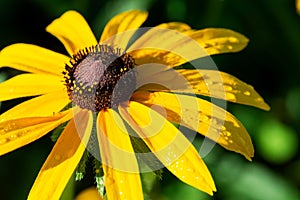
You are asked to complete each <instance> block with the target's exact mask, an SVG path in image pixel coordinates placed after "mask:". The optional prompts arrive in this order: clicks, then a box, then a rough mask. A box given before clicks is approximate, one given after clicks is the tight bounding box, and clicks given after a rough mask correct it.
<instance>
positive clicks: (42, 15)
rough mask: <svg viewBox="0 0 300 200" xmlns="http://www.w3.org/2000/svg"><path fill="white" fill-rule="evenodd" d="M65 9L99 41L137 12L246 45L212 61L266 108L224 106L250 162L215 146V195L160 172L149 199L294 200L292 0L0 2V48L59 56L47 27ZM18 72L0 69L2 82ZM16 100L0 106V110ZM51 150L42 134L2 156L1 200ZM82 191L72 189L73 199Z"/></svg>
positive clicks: (22, 189) (299, 75)
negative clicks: (123, 15)
mask: <svg viewBox="0 0 300 200" xmlns="http://www.w3.org/2000/svg"><path fill="white" fill-rule="evenodd" d="M69 9H76V10H78V11H80V12H81V13H82V14H83V15H84V16H85V18H86V19H87V21H88V22H89V24H90V25H91V27H92V29H93V31H94V32H95V34H96V35H97V36H98V37H99V36H100V33H101V31H102V30H103V27H104V25H105V23H106V22H107V21H108V19H109V18H111V17H112V16H114V15H115V14H117V13H119V12H121V11H124V10H128V9H142V10H147V11H149V13H150V14H149V18H148V20H147V21H146V23H145V24H144V26H155V25H157V24H159V23H162V22H168V21H182V22H185V23H188V24H189V25H191V26H192V27H193V28H195V29H202V28H206V27H222V28H229V29H232V30H235V31H238V32H240V33H242V34H244V35H246V36H247V37H248V38H249V39H250V43H249V46H248V47H247V48H246V49H245V50H243V51H242V52H240V53H234V54H223V55H217V56H213V59H214V61H215V63H216V65H217V66H218V68H219V69H220V70H221V71H225V72H228V73H230V74H232V75H235V76H237V77H239V78H240V79H241V80H243V81H245V82H247V83H249V84H251V85H253V86H254V87H255V88H256V90H257V91H258V92H259V93H260V94H261V95H262V96H263V97H264V98H265V100H266V101H267V102H268V103H269V104H270V106H271V108H272V109H271V111H270V112H265V111H261V110H258V109H255V108H251V107H247V106H242V105H233V104H230V103H229V104H228V109H229V110H230V112H232V113H233V114H234V115H235V116H237V117H238V119H240V120H241V121H242V122H243V123H244V125H245V126H246V128H247V129H248V131H249V134H250V135H251V137H252V139H253V143H254V146H255V150H256V152H255V157H254V159H253V162H248V161H247V160H245V159H244V158H243V157H242V156H240V155H237V154H235V153H232V152H229V151H226V150H224V149H222V148H221V147H219V146H217V145H216V146H215V147H214V149H213V151H212V152H211V153H210V154H209V155H208V156H207V157H205V161H206V163H207V165H208V167H209V169H210V171H211V173H212V175H213V177H214V179H215V182H216V185H217V189H218V191H217V192H216V193H215V195H214V196H213V197H210V196H208V195H206V194H204V193H202V192H200V191H197V190H196V189H193V188H192V187H190V186H187V185H185V184H183V183H181V182H180V181H178V180H176V178H174V177H173V176H172V175H171V174H169V173H168V172H166V171H165V172H164V174H163V179H162V181H161V182H155V183H154V186H153V189H152V190H151V191H150V193H149V199H162V200H168V199H172V200H177V199H178V200H179V199H207V200H209V199H222V200H241V199H242V200H267V199H272V200H298V199H300V194H299V188H300V156H299V153H298V152H299V141H300V140H299V137H300V84H299V83H300V16H299V15H297V13H296V11H295V2H294V0H261V1H253V0H164V1H159V0H112V1H103V0H1V1H0V27H1V29H0V38H1V40H0V48H1V49H2V48H4V47H5V46H7V45H9V44H12V43H18V42H23V43H32V44H37V45H40V46H43V47H47V48H49V49H52V50H55V51H58V52H61V53H65V50H64V48H63V46H62V45H61V44H60V43H59V41H58V40H56V38H54V37H53V36H51V35H50V34H48V33H46V31H45V27H46V26H47V25H48V24H49V23H50V22H51V21H52V20H53V19H55V18H57V17H58V16H60V15H61V14H62V13H63V12H64V11H66V10H69ZM16 73H18V72H17V71H15V70H9V69H8V68H5V69H1V70H0V82H1V81H3V80H5V79H7V78H9V77H12V76H14V75H15V74H16ZM22 100H24V99H20V100H14V101H6V102H2V104H1V107H0V109H1V112H4V111H5V110H7V109H9V108H10V107H12V106H14V105H16V104H17V103H18V102H20V101H22ZM200 142H201V137H199V138H196V141H195V145H196V146H197V148H200ZM52 146H53V143H52V142H51V140H50V134H48V135H47V136H45V137H43V138H42V139H40V140H39V141H37V142H34V143H32V144H30V145H27V146H26V147H24V148H21V149H19V150H17V151H14V152H12V153H9V154H7V155H4V156H2V157H0V184H1V185H0V199H3V200H10V199H17V200H19V199H26V196H27V194H28V192H29V190H30V187H31V185H32V184H33V181H34V179H35V177H36V175H37V173H38V171H39V169H40V167H41V165H42V164H43V161H44V160H45V159H46V157H47V155H48V153H49V152H50V150H51V148H52ZM146 179H147V180H148V181H149V180H150V179H151V177H148V178H147V176H146ZM149 182H151V181H149ZM148 184H149V183H148ZM78 185H79V186H78ZM83 187H84V186H80V183H79V184H77V185H76V187H75V191H74V193H75V194H77V193H78V192H79V190H80V189H82V188H83ZM65 199H68V198H65Z"/></svg>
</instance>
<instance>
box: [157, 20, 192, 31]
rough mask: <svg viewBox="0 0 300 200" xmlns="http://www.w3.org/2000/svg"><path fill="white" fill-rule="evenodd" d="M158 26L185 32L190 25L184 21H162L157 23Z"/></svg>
mask: <svg viewBox="0 0 300 200" xmlns="http://www.w3.org/2000/svg"><path fill="white" fill-rule="evenodd" d="M156 27H158V28H166V29H172V30H176V31H178V32H186V31H189V30H191V27H190V26H189V25H187V24H185V23H182V22H168V23H162V24H159V25H157V26H156Z"/></svg>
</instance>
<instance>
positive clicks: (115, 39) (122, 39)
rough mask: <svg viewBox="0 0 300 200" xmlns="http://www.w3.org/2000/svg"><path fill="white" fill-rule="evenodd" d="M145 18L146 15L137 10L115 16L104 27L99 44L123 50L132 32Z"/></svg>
mask: <svg viewBox="0 0 300 200" xmlns="http://www.w3.org/2000/svg"><path fill="white" fill-rule="evenodd" d="M147 16H148V13H146V12H142V11H138V10H131V11H127V12H123V13H121V14H119V15H116V16H115V17H113V18H112V19H111V20H110V21H109V22H108V23H107V25H106V26H105V28H104V30H103V33H102V35H101V39H100V42H102V43H103V42H104V43H106V44H107V43H109V44H111V45H113V46H116V47H119V48H122V49H123V50H125V48H126V46H127V44H128V42H129V40H130V38H131V37H132V35H133V34H134V31H135V30H136V29H137V28H139V27H140V26H141V25H142V24H143V22H144V21H145V20H146V19H147ZM130 30H131V31H130ZM132 30H134V31H132ZM125 31H128V32H125ZM123 32H125V33H123ZM118 34H119V35H118Z"/></svg>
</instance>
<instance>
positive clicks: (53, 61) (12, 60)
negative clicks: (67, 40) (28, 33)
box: [0, 44, 70, 77]
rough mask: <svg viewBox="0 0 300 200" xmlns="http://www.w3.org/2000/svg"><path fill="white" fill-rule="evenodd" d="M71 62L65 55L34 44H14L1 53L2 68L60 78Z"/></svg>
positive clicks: (0, 63)
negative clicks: (66, 65) (67, 64)
mask: <svg viewBox="0 0 300 200" xmlns="http://www.w3.org/2000/svg"><path fill="white" fill-rule="evenodd" d="M69 60H70V59H69V58H68V57H67V56H65V55H62V54H59V53H56V52H54V51H51V50H48V49H45V48H42V47H39V46H36V45H32V44H13V45H10V46H8V47H5V48H4V49H2V50H1V52H0V68H1V67H11V68H15V69H18V70H22V71H26V72H32V73H39V74H50V75H57V76H60V77H61V76H62V71H63V70H64V67H65V64H66V63H67V62H68V61H69Z"/></svg>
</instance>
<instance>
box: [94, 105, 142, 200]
mask: <svg viewBox="0 0 300 200" xmlns="http://www.w3.org/2000/svg"><path fill="white" fill-rule="evenodd" d="M97 122H98V123H97V134H98V142H99V147H100V149H101V151H100V152H101V159H102V164H103V165H102V166H103V170H104V176H105V188H106V192H107V197H108V199H132V200H134V199H143V191H142V185H141V180H140V175H139V168H138V164H137V160H136V158H135V154H134V151H133V148H132V144H131V141H130V138H129V135H128V133H127V132H126V127H125V125H124V122H123V121H122V119H121V117H120V116H119V115H118V114H117V113H116V112H115V111H113V110H111V109H108V110H107V111H102V112H100V114H99V115H98V120H97ZM128 185H130V188H132V189H130V188H129V187H128Z"/></svg>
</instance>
